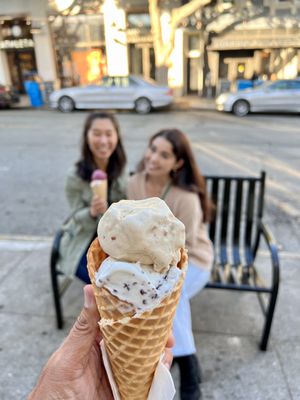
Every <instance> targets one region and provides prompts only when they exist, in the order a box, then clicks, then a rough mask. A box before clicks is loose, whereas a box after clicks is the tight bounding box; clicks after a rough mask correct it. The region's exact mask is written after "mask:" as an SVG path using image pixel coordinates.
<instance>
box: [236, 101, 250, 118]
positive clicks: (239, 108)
mask: <svg viewBox="0 0 300 400" xmlns="http://www.w3.org/2000/svg"><path fill="white" fill-rule="evenodd" d="M232 111H233V114H234V115H236V116H238V117H244V116H245V115H247V114H248V113H249V111H250V105H249V103H248V102H247V101H246V100H238V101H236V102H235V103H234V105H233V107H232Z"/></svg>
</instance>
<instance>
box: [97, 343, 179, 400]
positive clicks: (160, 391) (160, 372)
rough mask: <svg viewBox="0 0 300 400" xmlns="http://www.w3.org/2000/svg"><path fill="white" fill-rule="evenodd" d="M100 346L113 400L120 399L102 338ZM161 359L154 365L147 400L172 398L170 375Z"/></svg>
mask: <svg viewBox="0 0 300 400" xmlns="http://www.w3.org/2000/svg"><path fill="white" fill-rule="evenodd" d="M100 347H101V353H102V359H103V363H104V367H105V369H106V373H107V376H108V380H109V383H110V386H111V389H112V392H113V396H114V400H120V395H119V391H118V388H117V385H116V382H115V380H114V377H113V374H112V371H111V367H110V362H109V359H108V355H107V352H106V349H105V345H104V341H103V340H101V342H100ZM161 359H162V358H161ZM161 359H160V361H159V363H158V365H157V367H156V370H155V374H154V377H153V381H152V385H151V388H150V391H149V394H148V399H147V400H172V399H173V398H174V396H175V392H176V391H175V386H174V382H173V379H172V375H171V373H170V371H169V370H168V368H167V367H166V366H165V365H164V364H163V363H162V361H161Z"/></svg>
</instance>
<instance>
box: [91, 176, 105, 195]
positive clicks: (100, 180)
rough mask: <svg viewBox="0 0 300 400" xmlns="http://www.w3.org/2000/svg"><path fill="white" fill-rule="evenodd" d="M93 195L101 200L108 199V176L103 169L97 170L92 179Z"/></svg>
mask: <svg viewBox="0 0 300 400" xmlns="http://www.w3.org/2000/svg"><path fill="white" fill-rule="evenodd" d="M91 188H92V191H93V194H94V195H96V196H98V197H100V198H101V199H104V200H106V199H107V174H106V172H104V171H102V170H101V169H95V171H94V172H93V173H92V177H91Z"/></svg>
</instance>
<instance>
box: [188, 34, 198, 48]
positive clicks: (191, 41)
mask: <svg viewBox="0 0 300 400" xmlns="http://www.w3.org/2000/svg"><path fill="white" fill-rule="evenodd" d="M188 46H189V50H199V48H200V38H199V35H189V38H188Z"/></svg>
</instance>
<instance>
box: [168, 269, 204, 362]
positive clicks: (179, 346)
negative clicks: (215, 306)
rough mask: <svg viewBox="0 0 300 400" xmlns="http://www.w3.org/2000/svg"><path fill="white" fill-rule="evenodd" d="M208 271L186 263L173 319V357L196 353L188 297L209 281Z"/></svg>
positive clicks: (192, 295)
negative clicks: (184, 275) (184, 276)
mask: <svg viewBox="0 0 300 400" xmlns="http://www.w3.org/2000/svg"><path fill="white" fill-rule="evenodd" d="M209 277H210V271H208V270H206V269H203V268H200V267H196V266H195V265H193V264H190V263H189V264H188V270H187V273H186V278H185V281H184V284H183V288H182V293H181V295H180V299H179V303H178V307H177V310H176V314H175V318H174V321H173V334H174V336H175V346H174V347H173V349H172V350H173V355H174V357H180V356H187V355H190V354H194V353H196V346H195V341H194V336H193V330H192V316H191V307H190V299H191V298H192V297H194V296H195V295H196V294H197V293H199V292H200V290H201V289H203V288H204V286H205V285H206V284H207V282H208V281H209Z"/></svg>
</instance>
